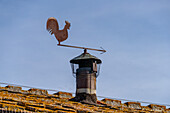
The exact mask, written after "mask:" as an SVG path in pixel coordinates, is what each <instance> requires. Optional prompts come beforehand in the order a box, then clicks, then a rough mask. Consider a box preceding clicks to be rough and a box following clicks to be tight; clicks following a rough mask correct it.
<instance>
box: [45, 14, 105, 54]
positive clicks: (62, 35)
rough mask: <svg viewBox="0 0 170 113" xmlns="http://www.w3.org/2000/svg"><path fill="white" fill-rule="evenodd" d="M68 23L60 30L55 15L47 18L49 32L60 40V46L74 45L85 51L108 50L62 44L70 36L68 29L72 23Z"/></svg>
mask: <svg viewBox="0 0 170 113" xmlns="http://www.w3.org/2000/svg"><path fill="white" fill-rule="evenodd" d="M65 23H66V25H65V26H64V29H63V30H59V25H58V22H57V19H55V18H54V17H50V18H48V20H47V30H48V31H49V33H51V35H52V34H54V36H55V37H56V39H57V40H58V44H57V45H58V46H64V47H72V48H79V49H84V50H85V51H87V50H94V51H101V52H103V53H104V52H106V50H104V49H103V48H102V49H93V48H86V47H78V46H71V45H64V44H60V42H63V41H64V40H66V39H67V38H68V31H67V29H70V26H71V24H70V23H69V22H68V21H65Z"/></svg>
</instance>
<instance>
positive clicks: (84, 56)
mask: <svg viewBox="0 0 170 113" xmlns="http://www.w3.org/2000/svg"><path fill="white" fill-rule="evenodd" d="M82 60H93V61H97V64H101V63H102V61H101V60H100V59H98V58H97V57H95V56H93V55H91V54H89V53H87V52H85V53H82V54H81V55H79V56H77V57H75V58H73V59H72V60H70V63H74V64H79V62H80V61H82Z"/></svg>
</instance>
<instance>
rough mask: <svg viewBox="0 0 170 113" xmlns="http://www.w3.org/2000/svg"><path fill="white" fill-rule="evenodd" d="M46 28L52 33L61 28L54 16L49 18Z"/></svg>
mask: <svg viewBox="0 0 170 113" xmlns="http://www.w3.org/2000/svg"><path fill="white" fill-rule="evenodd" d="M46 29H47V31H49V33H51V35H52V34H54V33H56V32H57V31H58V30H59V26H58V22H57V20H56V19H55V18H54V17H50V18H48V20H47V26H46Z"/></svg>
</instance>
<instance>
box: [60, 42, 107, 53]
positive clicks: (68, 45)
mask: <svg viewBox="0 0 170 113" xmlns="http://www.w3.org/2000/svg"><path fill="white" fill-rule="evenodd" d="M57 45H58V46H64V47H72V48H79V49H86V50H87V49H88V50H94V51H102V52H106V50H104V49H93V48H86V47H78V46H71V45H64V44H57Z"/></svg>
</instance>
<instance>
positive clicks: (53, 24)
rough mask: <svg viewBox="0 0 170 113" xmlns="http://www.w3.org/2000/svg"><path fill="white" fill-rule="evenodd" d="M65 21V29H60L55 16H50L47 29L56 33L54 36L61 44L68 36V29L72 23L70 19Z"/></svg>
mask: <svg viewBox="0 0 170 113" xmlns="http://www.w3.org/2000/svg"><path fill="white" fill-rule="evenodd" d="M65 23H66V25H65V26H64V29H63V30H59V26H58V22H57V20H56V19H55V18H54V17H50V18H48V20H47V30H48V31H49V33H51V35H52V34H54V36H55V37H56V39H57V40H58V42H59V45H60V42H62V41H64V40H66V39H67V38H68V32H67V29H69V28H70V26H71V25H70V23H69V22H68V21H65Z"/></svg>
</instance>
